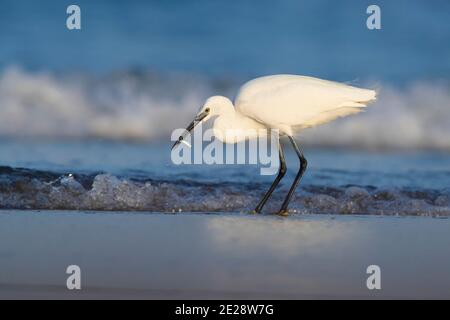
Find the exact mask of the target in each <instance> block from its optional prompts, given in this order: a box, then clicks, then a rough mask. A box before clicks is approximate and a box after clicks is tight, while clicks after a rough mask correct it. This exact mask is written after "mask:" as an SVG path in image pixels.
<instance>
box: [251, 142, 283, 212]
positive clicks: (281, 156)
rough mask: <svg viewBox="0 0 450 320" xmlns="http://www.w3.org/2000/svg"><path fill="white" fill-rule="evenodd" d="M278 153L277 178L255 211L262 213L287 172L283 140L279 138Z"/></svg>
mask: <svg viewBox="0 0 450 320" xmlns="http://www.w3.org/2000/svg"><path fill="white" fill-rule="evenodd" d="M278 154H279V156H280V169H279V170H278V175H277V177H276V178H275V180H274V181H273V182H272V185H271V186H270V188H269V190H268V191H267V192H266V194H265V195H264V197H263V198H262V199H261V201H260V202H259V203H258V205H257V206H256V208H255V210H254V211H255V213H260V212H261V210H262V208H263V207H264V205H265V204H266V202H267V200H268V199H269V197H270V196H271V195H272V192H273V190H275V188H276V187H277V185H278V183H279V182H280V180H281V179H282V178H283V177H284V175H285V174H286V160H285V159H284V151H283V147H282V146H281V141H280V140H279V139H278Z"/></svg>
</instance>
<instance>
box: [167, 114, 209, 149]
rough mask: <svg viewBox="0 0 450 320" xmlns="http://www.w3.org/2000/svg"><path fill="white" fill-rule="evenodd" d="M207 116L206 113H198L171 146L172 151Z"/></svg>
mask: <svg viewBox="0 0 450 320" xmlns="http://www.w3.org/2000/svg"><path fill="white" fill-rule="evenodd" d="M207 115H208V112H201V113H199V114H198V115H197V116H196V117H195V118H194V120H193V121H192V122H191V123H190V124H189V125H188V126H187V128H186V131H185V132H184V133H183V134H182V135H181V136H180V137H179V138H178V140H177V141H176V142H175V143H174V144H173V146H172V150H173V149H174V148H175V147H176V146H178V145H179V144H180V143H181V141H183V140H184V138H186V136H187V135H188V134H190V133H191V132H192V130H194V128H195V126H196V125H197V124H199V123H200V122H201V121H202V120H203V119H204V118H205V117H206V116H207Z"/></svg>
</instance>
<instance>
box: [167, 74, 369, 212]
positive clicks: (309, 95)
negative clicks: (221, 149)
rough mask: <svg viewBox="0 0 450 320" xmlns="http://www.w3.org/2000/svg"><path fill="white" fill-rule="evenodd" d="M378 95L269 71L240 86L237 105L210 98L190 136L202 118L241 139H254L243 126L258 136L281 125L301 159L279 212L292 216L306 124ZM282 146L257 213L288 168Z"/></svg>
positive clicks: (357, 107)
mask: <svg viewBox="0 0 450 320" xmlns="http://www.w3.org/2000/svg"><path fill="white" fill-rule="evenodd" d="M375 99H376V91H374V90H369V89H362V88H357V87H353V86H349V85H346V84H343V83H338V82H333V81H327V80H322V79H318V78H313V77H306V76H299V75H272V76H265V77H260V78H256V79H254V80H251V81H249V82H247V83H245V84H244V85H243V86H242V87H241V88H240V90H239V93H238V95H237V97H236V99H235V103H234V106H233V103H232V102H231V101H230V100H229V99H228V98H226V97H223V96H213V97H210V98H208V99H207V100H206V102H205V104H204V105H203V107H201V108H200V111H199V113H198V114H197V116H196V117H195V119H194V121H193V122H192V123H191V124H190V125H189V126H188V127H187V129H186V133H185V135H187V134H188V133H190V132H191V131H192V130H193V129H194V127H195V126H196V125H197V124H198V123H200V122H204V121H207V120H208V119H213V120H214V123H213V130H214V135H215V137H216V138H218V139H220V140H221V141H223V142H237V141H241V139H247V138H249V136H248V135H246V136H245V137H244V136H240V135H239V132H240V131H241V132H242V131H245V132H247V133H248V132H249V130H248V129H253V130H252V131H253V132H255V134H256V135H257V134H258V132H261V130H258V129H263V128H264V129H268V130H272V129H277V130H279V134H280V136H283V135H286V136H288V138H289V140H290V142H291V144H292V146H293V148H294V150H295V152H296V153H297V156H298V158H299V160H300V169H299V171H298V173H297V176H296V177H295V180H294V182H293V184H292V186H291V188H290V190H289V192H288V194H287V196H286V198H285V200H284V202H283V204H282V206H281V209H280V211H279V212H278V213H279V214H280V215H287V213H288V205H289V202H290V200H291V198H292V195H293V194H294V191H295V189H296V187H297V185H298V183H299V181H300V179H301V177H302V176H303V173H304V172H305V170H306V166H307V161H306V159H305V157H304V156H303V153H302V151H300V149H299V147H298V145H297V143H296V142H295V140H294V138H293V137H294V135H295V134H296V133H298V132H299V131H301V130H303V129H306V128H311V127H315V126H317V125H320V124H324V123H327V122H330V121H332V120H334V119H336V118H339V117H345V116H348V115H351V114H356V113H359V112H361V111H362V110H363V109H364V108H365V107H366V106H367V104H368V103H369V102H372V101H374V100H375ZM233 129H234V130H233ZM255 129H256V130H255ZM230 130H231V131H230ZM246 130H247V131H246ZM225 132H227V135H225V134H224V133H225ZM229 132H235V136H230V134H229ZM185 135H183V136H181V137H180V138H179V139H178V141H177V142H175V144H174V145H173V147H172V149H173V148H174V147H175V146H177V145H178V144H179V143H181V142H183V140H184V137H185ZM250 138H251V137H250ZM278 150H279V157H280V168H279V171H278V175H277V177H276V178H275V180H274V182H273V183H272V185H271V187H270V188H269V190H268V191H267V192H266V194H265V195H264V196H263V198H262V199H261V201H260V202H259V203H258V205H257V206H256V208H255V210H254V211H255V212H256V213H259V212H261V210H262V208H263V207H264V205H265V204H266V202H267V200H268V199H269V197H270V196H271V194H272V192H273V191H274V189H275V188H276V186H277V185H278V183H279V182H280V180H281V179H282V178H283V176H284V175H285V173H286V162H285V158H284V151H283V148H282V146H281V143H279V144H278Z"/></svg>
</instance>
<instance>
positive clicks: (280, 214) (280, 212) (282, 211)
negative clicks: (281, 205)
mask: <svg viewBox="0 0 450 320" xmlns="http://www.w3.org/2000/svg"><path fill="white" fill-rule="evenodd" d="M277 214H278V215H279V216H282V217H287V216H289V211H288V210H280V211H278V213H277Z"/></svg>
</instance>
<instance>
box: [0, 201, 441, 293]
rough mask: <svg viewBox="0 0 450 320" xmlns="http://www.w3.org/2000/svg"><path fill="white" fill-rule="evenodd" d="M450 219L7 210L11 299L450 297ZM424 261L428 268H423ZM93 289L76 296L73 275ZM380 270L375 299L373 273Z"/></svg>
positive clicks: (4, 241) (2, 227)
mask: <svg viewBox="0 0 450 320" xmlns="http://www.w3.org/2000/svg"><path fill="white" fill-rule="evenodd" d="M449 227H450V220H449V219H435V218H423V217H406V218H397V217H373V216H365V217H361V216H329V215H321V216H318V215H313V216H311V215H304V216H291V217H288V218H281V217H276V216H249V215H242V214H220V215H216V214H212V215H204V214H190V213H186V214H180V215H171V214H130V213H123V212H121V213H98V212H97V213H82V212H61V211H56V212H36V211H31V212H30V211H10V210H6V211H0V297H2V298H24V297H27V298H30V297H34V298H54V297H58V298H72V299H76V298H83V297H84V298H147V299H148V298H166V299H175V298H179V299H187V298H191V299H194V298H199V299H202V298H203V299H205V298H209V299H211V298H216V299H220V298H222V299H223V298H233V299H262V298H266V299H270V298H272V299H274V298H275V299H277V298H281V299H283V298H284V299H299V298H416V299H417V298H441V299H442V298H449V297H450V290H449V288H450V282H449V281H450V278H449V277H448V272H449V271H448V270H449V268H450V260H449V259H450V255H449V254H448V245H447V244H448V230H449ZM418 257H420V258H418ZM72 264H76V265H78V266H80V268H81V275H82V290H81V291H78V292H73V291H72V292H69V291H68V290H67V289H66V278H67V274H66V273H65V270H66V268H67V266H68V265H72ZM369 265H378V266H379V267H380V269H381V290H380V291H378V290H372V291H370V290H368V289H367V287H366V280H367V278H368V276H369V275H368V274H367V273H366V269H367V267H368V266H369Z"/></svg>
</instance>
